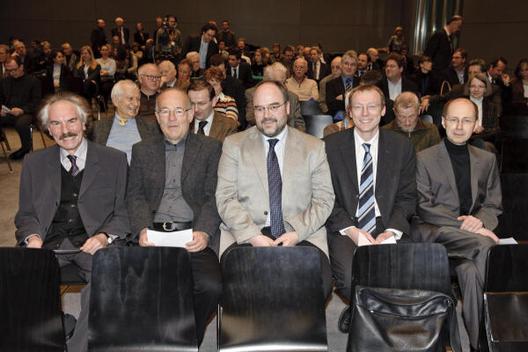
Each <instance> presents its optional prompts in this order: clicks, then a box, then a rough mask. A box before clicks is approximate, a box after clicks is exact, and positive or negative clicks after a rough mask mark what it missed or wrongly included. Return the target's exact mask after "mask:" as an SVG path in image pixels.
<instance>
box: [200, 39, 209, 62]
mask: <svg viewBox="0 0 528 352" xmlns="http://www.w3.org/2000/svg"><path fill="white" fill-rule="evenodd" d="M208 48H209V43H206V42H204V40H203V35H202V37H201V38H200V68H204V69H205V66H206V64H207V49H208Z"/></svg>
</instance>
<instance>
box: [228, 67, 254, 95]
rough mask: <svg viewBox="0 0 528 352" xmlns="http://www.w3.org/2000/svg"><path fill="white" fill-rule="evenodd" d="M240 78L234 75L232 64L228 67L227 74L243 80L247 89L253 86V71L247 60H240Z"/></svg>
mask: <svg viewBox="0 0 528 352" xmlns="http://www.w3.org/2000/svg"><path fill="white" fill-rule="evenodd" d="M237 69H238V78H237V77H234V76H233V68H232V67H231V66H229V67H228V69H227V74H228V75H229V76H231V77H233V78H237V79H238V80H240V81H241V82H242V84H243V85H244V88H245V89H248V88H250V87H251V86H253V73H252V72H251V66H249V64H247V63H245V62H240V64H239V65H238V68H237Z"/></svg>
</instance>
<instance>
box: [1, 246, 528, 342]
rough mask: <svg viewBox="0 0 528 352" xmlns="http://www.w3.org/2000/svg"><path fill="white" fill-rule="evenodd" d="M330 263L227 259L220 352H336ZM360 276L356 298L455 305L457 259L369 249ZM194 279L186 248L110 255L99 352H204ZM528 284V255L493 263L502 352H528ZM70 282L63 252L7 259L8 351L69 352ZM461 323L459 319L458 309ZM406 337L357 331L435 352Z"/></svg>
mask: <svg viewBox="0 0 528 352" xmlns="http://www.w3.org/2000/svg"><path fill="white" fill-rule="evenodd" d="M318 259H319V257H318V256H317V253H315V250H314V249H313V248H310V247H294V248H252V247H239V248H235V249H233V250H232V251H230V252H229V253H228V254H226V255H225V256H224V257H223V259H222V263H221V264H222V270H223V279H224V287H223V295H222V301H221V305H220V307H219V312H218V350H219V351H262V352H264V351H327V350H328V347H327V338H326V324H325V308H324V297H323V290H322V285H321V275H320V270H321V268H320V262H319V260H318ZM265 263H267V264H265ZM353 269H354V271H353V287H355V288H356V289H358V288H365V287H367V288H384V289H398V290H428V291H435V292H439V293H443V294H445V295H446V296H449V297H453V294H452V289H451V283H450V275H449V264H448V258H447V253H446V251H445V249H444V248H443V247H442V246H441V245H438V244H424V243H408V244H399V245H385V246H368V247H360V248H358V250H357V252H356V254H355V256H354V263H353ZM190 273H191V267H190V261H189V256H188V254H187V252H186V251H185V250H184V249H180V248H163V247H158V248H138V247H114V248H107V249H103V250H100V251H98V252H97V253H96V255H95V257H94V262H93V271H92V283H91V285H92V287H91V297H90V317H89V350H90V351H106V352H111V351H116V352H117V351H147V350H148V351H198V346H197V340H196V333H195V330H194V313H193V309H192V307H193V302H192V297H193V295H192V275H191V274H190ZM527 273H528V245H511V246H496V247H494V248H492V250H491V251H490V253H489V259H488V271H487V285H486V289H485V291H486V293H485V318H486V321H485V322H486V334H487V340H488V343H489V347H490V351H526V350H528V280H527V279H526V274H527ZM59 278H60V273H59V267H58V264H57V260H56V258H55V255H54V253H53V252H51V251H48V250H35V249H25V248H0V317H1V319H0V329H1V331H2V338H1V339H0V350H1V351H64V334H63V326H62V325H63V324H62V321H61V316H62V315H61V311H60V298H59V281H60V280H59ZM355 299H357V298H355ZM453 299H454V297H453ZM357 303H358V302H352V306H354V304H357ZM452 313H453V314H452V316H451V317H454V309H453V311H452ZM353 321H354V319H353ZM454 322H456V319H454ZM452 323H453V320H452V319H450V320H449V326H447V325H446V326H445V327H444V328H443V329H444V333H443V334H441V335H439V337H438V338H440V339H442V343H443V344H444V345H447V344H451V346H452V348H453V351H455V352H456V351H458V350H459V349H458V345H457V344H458V342H457V341H454V340H453V330H452V329H451V336H450V338H449V337H448V336H449V327H452V326H453V325H452ZM352 324H353V323H352ZM384 324H386V321H385V322H384ZM406 326H407V329H402V328H401V326H397V327H391V326H389V328H388V330H389V331H388V332H387V336H388V337H389V338H386V339H383V341H381V340H380V341H376V340H375V339H374V340H372V338H370V341H368V343H369V346H370V347H372V344H375V345H376V346H377V345H379V347H377V348H374V349H372V348H367V349H365V348H366V347H365V346H362V345H361V344H362V343H367V342H365V341H364V340H362V339H360V338H358V334H360V333H361V329H351V330H350V334H349V341H348V349H349V350H350V351H362V350H369V351H370V350H376V351H409V350H413V351H429V349H427V346H425V347H424V346H419V344H420V341H425V338H426V337H427V336H422V335H423V334H426V333H427V331H426V329H423V328H422V327H412V324H410V325H409V324H406ZM455 326H456V325H455ZM409 327H410V328H409ZM409 329H412V330H409ZM422 337H423V339H422ZM449 340H451V341H449ZM455 340H456V338H455ZM410 346H412V347H410Z"/></svg>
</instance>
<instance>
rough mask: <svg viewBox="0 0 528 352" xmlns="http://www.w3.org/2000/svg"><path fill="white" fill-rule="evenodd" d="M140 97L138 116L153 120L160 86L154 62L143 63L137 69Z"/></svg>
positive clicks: (158, 73)
mask: <svg viewBox="0 0 528 352" xmlns="http://www.w3.org/2000/svg"><path fill="white" fill-rule="evenodd" d="M138 81H139V90H140V91H141V99H140V105H139V116H141V117H145V118H148V119H151V120H152V121H155V116H154V108H155V105H156V98H157V96H158V94H159V90H160V87H161V73H160V70H159V67H158V66H157V65H155V64H144V65H142V66H141V67H140V68H139V69H138Z"/></svg>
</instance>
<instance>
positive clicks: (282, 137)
mask: <svg viewBox="0 0 528 352" xmlns="http://www.w3.org/2000/svg"><path fill="white" fill-rule="evenodd" d="M260 135H261V136H262V138H263V141H264V143H266V144H267V142H268V140H270V139H278V140H279V142H278V143H280V142H282V141H284V140H286V137H287V136H288V126H284V129H283V130H282V131H281V133H279V134H278V135H276V136H275V137H268V136H266V135H265V134H263V133H262V132H261V133H260Z"/></svg>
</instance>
